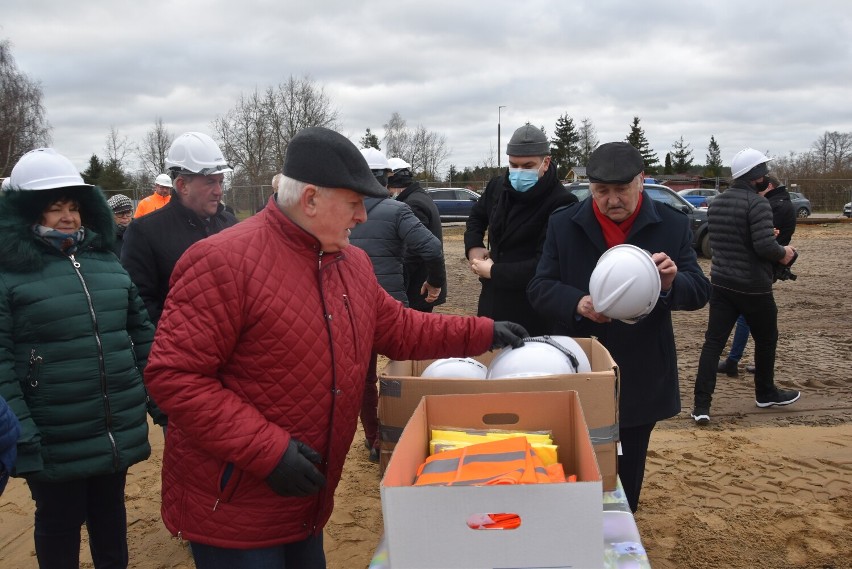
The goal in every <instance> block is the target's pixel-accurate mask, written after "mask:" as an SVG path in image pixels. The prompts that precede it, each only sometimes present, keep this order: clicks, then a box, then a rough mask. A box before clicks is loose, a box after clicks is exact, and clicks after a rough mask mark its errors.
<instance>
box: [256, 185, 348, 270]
mask: <svg viewBox="0 0 852 569" xmlns="http://www.w3.org/2000/svg"><path fill="white" fill-rule="evenodd" d="M258 215H260V216H263V217H262V219H263V222H264V223H266V224H267V225H268V226H269V227H270V228H271V229H272V231H273V232H274V233H275V234H277V235H278V236H279V237H280V238H281V239H282V240H284V241H285V242H287V244H288V246H289V247H290V248H291V249H293V250H294V251H296V252H298V253H299V254H301V255H305V256H306V257H309V258H311V259H313V260H316V259H317V257H318V256H319V254H320V251H321V248H320V242H319V239H317V238H316V237H314V236H313V235H311V234H310V233H308V232H307V231H306V230H305V229H303V228H302V227H300V226H298V225H296V223H295V222H293V220H291V219H290V218H289V217H287V216H286V215H285V214H284V212H283V211H281V210H280V209H279V208H278V204H277V203H276V202H275V200H274V199H273V200H270V201H269V203H267V204H266V207H265V208H264V209H263V211H261V212H260V213H259V214H258ZM342 254H343V253H342V252H341V251H338V252H335V253H330V254H328V255H327V256H328V257H330V258H336V257H339V256H342Z"/></svg>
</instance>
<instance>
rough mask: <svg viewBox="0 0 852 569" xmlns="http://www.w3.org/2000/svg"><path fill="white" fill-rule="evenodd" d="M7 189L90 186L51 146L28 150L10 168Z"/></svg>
mask: <svg viewBox="0 0 852 569" xmlns="http://www.w3.org/2000/svg"><path fill="white" fill-rule="evenodd" d="M8 182H9V183H8V187H6V186H4V189H7V190H52V189H54V188H72V187H77V188H91V187H92V185H91V184H87V183H85V182H84V181H83V177H82V176H80V172H78V171H77V168H75V167H74V164H72V163H71V161H70V160H68V159H67V158H66V157H64V156H63V155H61V154H60V153H58V152H57V151H56V150H54V149H53V148H36V149H35V150H30V151H29V152H27V153H26V154H24V155H23V156H21V159H20V160H18V162H17V163H16V164H15V167H14V168H12V174H11V175H10V176H9V180H8Z"/></svg>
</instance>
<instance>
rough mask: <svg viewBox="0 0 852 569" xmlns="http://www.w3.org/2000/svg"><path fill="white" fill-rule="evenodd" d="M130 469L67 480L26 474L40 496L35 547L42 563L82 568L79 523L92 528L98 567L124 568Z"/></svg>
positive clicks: (57, 568)
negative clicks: (43, 479)
mask: <svg viewBox="0 0 852 569" xmlns="http://www.w3.org/2000/svg"><path fill="white" fill-rule="evenodd" d="M126 478H127V471H126V470H123V471H121V472H117V473H115V474H107V475H104V476H92V477H90V478H81V479H79V480H69V481H66V482H39V481H37V480H27V485H28V486H29V487H30V493H31V494H32V497H33V500H35V504H36V511H35V549H36V557H37V558H38V565H39V567H40V569H79V567H80V528H81V527H82V526H83V523H84V522H85V524H86V529H87V530H88V532H89V549H90V551H91V552H92V560H93V561H94V564H95V567H96V569H125V568H126V567H127V564H128V554H127V513H126V511H125V508H124V485H125V481H126Z"/></svg>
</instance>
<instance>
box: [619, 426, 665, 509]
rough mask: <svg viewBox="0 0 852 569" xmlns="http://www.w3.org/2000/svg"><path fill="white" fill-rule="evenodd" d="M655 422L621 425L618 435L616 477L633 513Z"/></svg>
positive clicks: (639, 491)
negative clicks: (634, 425)
mask: <svg viewBox="0 0 852 569" xmlns="http://www.w3.org/2000/svg"><path fill="white" fill-rule="evenodd" d="M656 425H657V423H648V424H647V425H638V426H636V427H621V428H619V429H618V437H619V439H621V456H619V457H618V477H619V478H620V479H621V485H622V486H623V487H624V494H625V495H626V496H627V503H628V504H629V505H630V509H631V511H633V512H634V513H635V512H636V510H637V509H638V508H639V494H640V493H641V492H642V481H643V480H644V479H645V459H646V458H647V456H648V443H649V442H650V441H651V431H653V430H654V427H655V426H656Z"/></svg>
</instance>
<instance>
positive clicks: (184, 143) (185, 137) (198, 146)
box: [166, 132, 233, 176]
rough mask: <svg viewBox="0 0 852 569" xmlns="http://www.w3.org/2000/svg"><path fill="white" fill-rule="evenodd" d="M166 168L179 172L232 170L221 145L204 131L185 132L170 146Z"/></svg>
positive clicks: (201, 172) (200, 172)
mask: <svg viewBox="0 0 852 569" xmlns="http://www.w3.org/2000/svg"><path fill="white" fill-rule="evenodd" d="M166 168H168V169H169V170H170V171H172V172H174V173H177V174H200V175H202V176H209V175H211V174H224V173H225V172H232V171H233V168H231V166H230V165H228V162H227V161H226V160H225V156H224V155H223V154H222V151H221V150H219V145H218V144H216V142H214V140H213V139H212V138H210V137H209V136H207V135H206V134H204V133H203V132H185V133H183V134H182V135H180V136H179V137H177V138H176V139H175V140H174V142H172V145H171V146H170V147H169V153H168V155H167V156H166Z"/></svg>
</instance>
